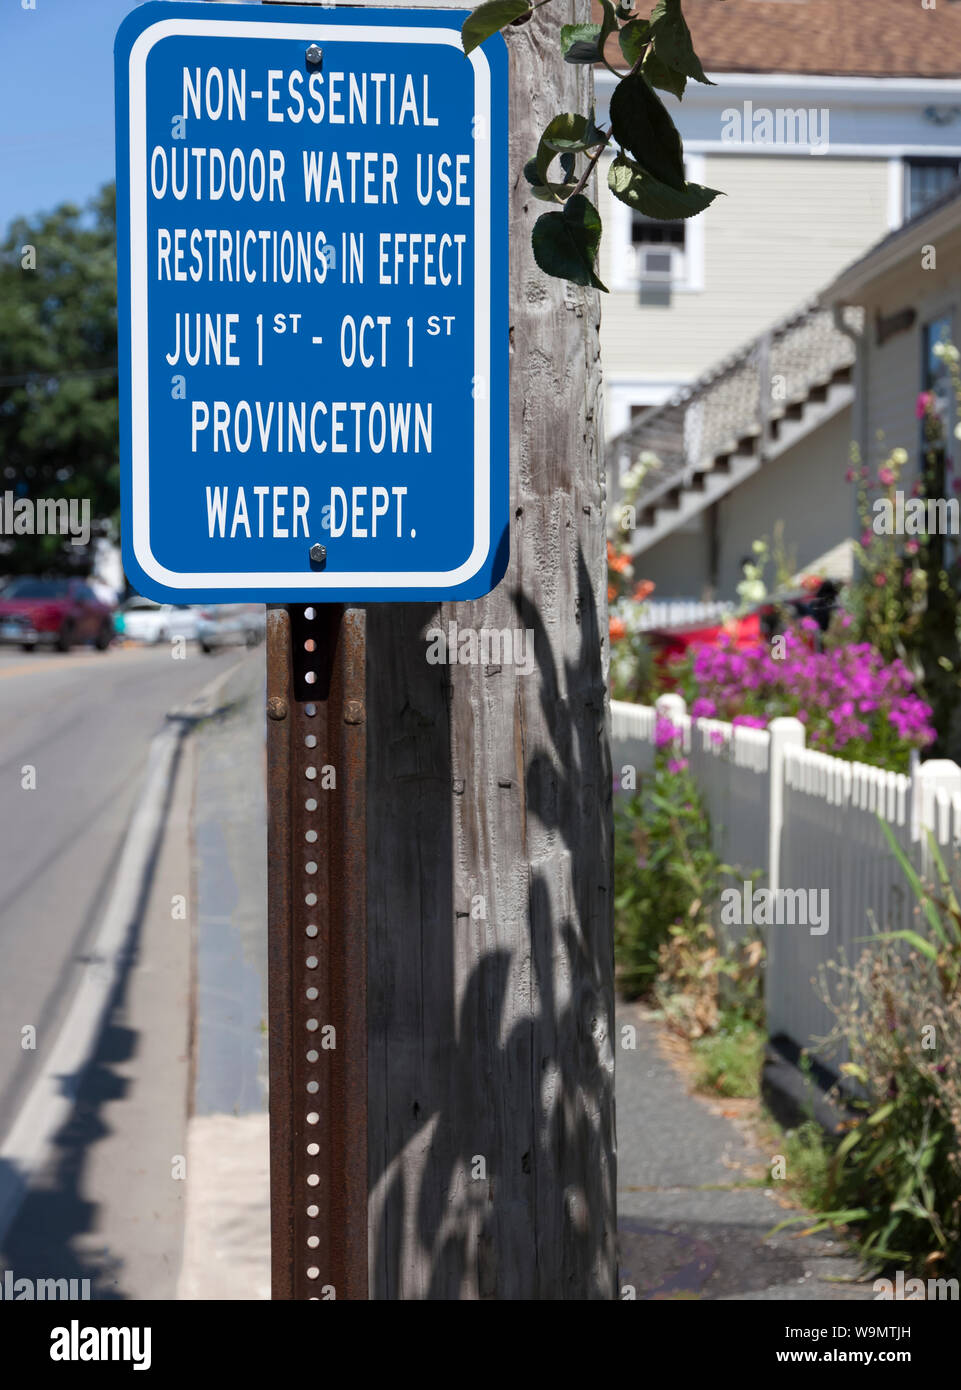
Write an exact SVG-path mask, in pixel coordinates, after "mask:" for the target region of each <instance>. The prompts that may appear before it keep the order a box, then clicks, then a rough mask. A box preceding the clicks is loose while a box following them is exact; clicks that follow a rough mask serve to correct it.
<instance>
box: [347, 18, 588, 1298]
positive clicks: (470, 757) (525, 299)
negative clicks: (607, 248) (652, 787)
mask: <svg viewBox="0 0 961 1390" xmlns="http://www.w3.org/2000/svg"><path fill="white" fill-rule="evenodd" d="M588 18H589V5H588V4H587V0H576V3H572V0H567V3H563V0H556V3H555V4H553V5H551V6H549V7H545V8H544V9H542V10H539V11H538V12H537V14H536V15H535V17H534V19H533V21H532V22H530V23H528V24H526V25H524V26H522V27H520V28H517V29H512V30H511V31H510V32H509V35H508V39H507V42H508V46H509V50H510V57H511V132H512V133H511V168H512V188H513V192H512V235H511V277H510V289H511V305H512V327H511V343H512V366H511V402H510V419H511V473H512V481H511V538H510V541H511V561H510V568H509V570H508V573H507V575H506V577H505V579H504V580H503V581H502V583H501V584H500V585H499V587H498V588H497V590H496V592H495V593H493V594H491V595H489V596H488V597H487V598H485V599H482V600H480V601H478V602H475V603H460V604H445V605H443V606H440V607H438V606H431V605H372V606H370V607H369V608H368V627H367V633H368V636H367V641H368V743H367V747H368V817H369V820H368V863H369V883H368V913H369V925H368V931H369V958H368V978H369V999H368V1013H369V1024H370V1039H369V1106H370V1112H369V1135H368V1151H369V1179H370V1192H371V1199H370V1288H371V1297H372V1298H405V1299H418V1298H445V1299H475V1298H497V1299H567V1298H570V1299H609V1298H613V1297H615V1296H616V1260H615V1154H614V1147H615V1146H614V1098H613V1026H614V1024H613V959H612V929H611V912H612V908H611V851H612V846H611V829H610V826H611V776H610V754H609V747H608V736H607V728H606V716H605V690H606V674H607V672H606V663H607V603H606V574H607V571H606V564H605V532H604V477H603V471H602V461H601V457H600V449H599V438H600V360H599V346H598V325H599V304H598V298H599V297H598V295H597V294H596V293H595V292H594V291H587V290H581V289H578V288H575V287H572V286H565V285H563V284H562V283H560V282H558V281H554V280H548V279H547V278H546V277H544V276H543V275H542V274H541V272H540V271H539V270H538V269H537V268H536V266H535V265H534V262H533V258H532V256H531V252H530V227H531V225H532V223H533V220H534V218H535V217H536V216H537V215H538V214H539V213H540V212H541V211H543V210H544V205H543V204H539V203H537V202H536V201H535V200H534V199H532V198H530V197H529V191H528V187H527V184H526V182H525V180H524V179H523V177H522V175H521V169H522V167H523V164H524V162H525V160H526V159H528V158H529V157H530V156H531V155H532V154H533V152H534V149H535V148H536V143H537V138H538V136H539V134H540V132H541V130H542V129H543V127H544V126H545V125H546V124H547V122H548V121H549V120H550V118H551V117H552V116H554V115H556V114H557V113H558V112H559V111H568V110H571V111H577V110H580V111H586V110H587V105H588V102H589V94H588V87H587V84H588V83H589V82H590V80H591V75H590V71H589V69H585V68H582V67H574V66H572V65H569V64H565V63H563V62H562V61H561V58H560V52H559V43H558V28H559V25H560V24H561V23H569V22H575V21H586V20H587V19H588ZM513 171H516V173H515V172H513ZM452 619H453V620H455V621H456V622H457V624H458V626H459V628H460V629H464V628H468V627H470V628H474V629H480V628H482V627H485V628H501V629H502V628H511V629H514V628H520V629H530V630H531V631H532V632H533V634H534V649H535V657H536V660H535V665H534V669H533V672H532V673H531V674H529V675H524V674H521V673H520V672H519V671H518V669H517V668H516V667H514V666H511V665H506V664H505V665H503V666H502V667H500V668H499V669H498V668H494V669H485V668H484V667H481V666H460V665H457V666H452V667H448V666H432V665H430V664H428V662H427V660H426V650H427V643H426V641H425V638H424V633H425V630H426V629H427V628H428V627H430V626H432V625H433V624H439V625H441V626H446V624H447V622H448V621H449V620H452ZM481 912H483V915H481ZM480 1160H483V1165H482V1164H481V1162H480ZM481 1171H484V1172H485V1174H486V1176H484V1177H478V1176H476V1174H478V1173H479V1172H481Z"/></svg>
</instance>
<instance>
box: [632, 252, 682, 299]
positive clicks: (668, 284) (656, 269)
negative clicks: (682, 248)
mask: <svg viewBox="0 0 961 1390" xmlns="http://www.w3.org/2000/svg"><path fill="white" fill-rule="evenodd" d="M636 265H637V283H638V288H639V290H640V296H639V298H640V302H641V304H646V305H661V306H662V307H664V308H669V307H670V304H671V291H672V287H673V286H674V285H675V284H676V283H677V279H678V262H677V260H676V259H675V253H674V250H673V248H672V247H670V246H639V247H638V248H637V261H636Z"/></svg>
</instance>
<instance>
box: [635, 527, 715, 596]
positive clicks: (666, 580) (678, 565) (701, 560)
mask: <svg viewBox="0 0 961 1390" xmlns="http://www.w3.org/2000/svg"><path fill="white" fill-rule="evenodd" d="M700 522H701V524H700V528H699V530H698V531H697V532H691V531H688V530H680V529H679V530H677V531H673V532H672V533H671V534H670V535H669V536H668V537H667V538H666V539H665V540H663V541H659V542H658V543H657V545H652V546H651V548H650V550H645V551H644V553H643V554H642V555H639V556H638V558H637V560H636V561H635V562H634V577H635V579H650V580H653V582H654V585H655V591H654V597H655V598H665V599H669V598H701V597H703V595H704V594H705V592H706V590H707V588H708V585H709V583H710V575H709V572H708V548H707V531H706V529H704V514H703V512H702V513H701V518H700Z"/></svg>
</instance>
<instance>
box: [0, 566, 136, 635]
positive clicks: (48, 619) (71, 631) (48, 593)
mask: <svg viewBox="0 0 961 1390" xmlns="http://www.w3.org/2000/svg"><path fill="white" fill-rule="evenodd" d="M113 635H114V626H113V613H112V611H111V609H110V608H108V606H107V605H106V604H105V603H101V601H100V600H99V599H98V598H97V596H96V594H95V593H94V591H93V590H92V589H91V587H90V585H89V584H86V583H85V582H84V581H83V580H82V579H28V578H27V577H26V576H24V577H22V578H19V579H12V580H11V581H10V583H9V584H8V585H7V586H6V588H4V589H3V590H2V592H0V645H2V646H18V647H22V648H23V650H24V651H26V652H30V651H33V649H34V647H39V646H53V647H56V648H57V650H58V651H61V652H65V651H68V650H69V648H70V647H72V646H74V645H75V644H76V643H78V642H92V643H93V645H94V646H95V647H96V648H97V650H98V651H106V649H107V647H109V646H110V643H111V642H112V640H113Z"/></svg>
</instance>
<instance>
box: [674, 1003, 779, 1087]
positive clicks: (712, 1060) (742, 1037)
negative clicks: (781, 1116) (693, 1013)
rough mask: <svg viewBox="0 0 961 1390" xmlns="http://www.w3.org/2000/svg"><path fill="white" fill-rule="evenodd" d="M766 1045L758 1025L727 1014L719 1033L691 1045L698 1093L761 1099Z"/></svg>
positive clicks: (741, 1016) (721, 1023)
mask: <svg viewBox="0 0 961 1390" xmlns="http://www.w3.org/2000/svg"><path fill="white" fill-rule="evenodd" d="M764 1041H765V1038H764V1033H763V1031H762V1030H761V1029H760V1028H759V1027H758V1026H757V1024H756V1023H752V1022H751V1021H750V1020H749V1019H747V1018H744V1017H743V1015H741V1014H737V1013H724V1014H723V1015H722V1016H721V1019H720V1022H719V1024H718V1027H717V1031H716V1032H714V1033H709V1034H708V1035H707V1036H706V1037H703V1038H698V1039H697V1040H696V1041H695V1042H694V1043H693V1044H692V1046H693V1049H694V1055H695V1057H696V1059H697V1072H696V1075H695V1085H696V1086H697V1089H698V1090H701V1091H713V1092H714V1093H715V1094H716V1095H720V1096H738V1097H742V1098H745V1099H749V1098H752V1097H754V1096H757V1095H759V1094H760V1090H761V1064H762V1062H763V1060H764Z"/></svg>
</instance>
